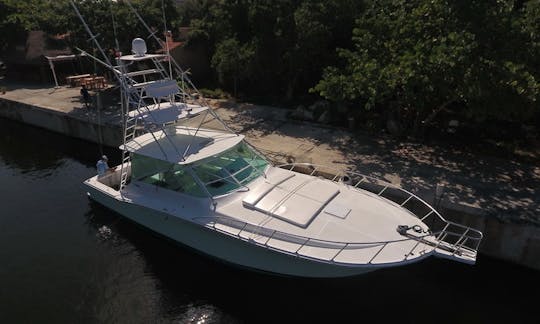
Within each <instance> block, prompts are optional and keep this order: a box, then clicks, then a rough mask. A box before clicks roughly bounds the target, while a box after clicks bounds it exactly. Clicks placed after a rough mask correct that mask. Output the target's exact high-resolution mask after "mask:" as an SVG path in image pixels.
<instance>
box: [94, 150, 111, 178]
mask: <svg viewBox="0 0 540 324" xmlns="http://www.w3.org/2000/svg"><path fill="white" fill-rule="evenodd" d="M108 161H109V158H107V155H103V156H102V157H101V159H100V160H99V161H97V163H96V169H97V173H98V176H104V175H105V174H107V173H108V172H113V171H114V170H115V168H110V167H109V163H108Z"/></svg>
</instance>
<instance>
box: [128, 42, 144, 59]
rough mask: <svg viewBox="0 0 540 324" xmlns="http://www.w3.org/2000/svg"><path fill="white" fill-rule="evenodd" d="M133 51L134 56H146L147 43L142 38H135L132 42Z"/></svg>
mask: <svg viewBox="0 0 540 324" xmlns="http://www.w3.org/2000/svg"><path fill="white" fill-rule="evenodd" d="M131 51H132V52H133V55H134V56H144V55H145V54H146V42H145V41H144V39H142V38H135V39H134V40H133V41H132V42H131Z"/></svg>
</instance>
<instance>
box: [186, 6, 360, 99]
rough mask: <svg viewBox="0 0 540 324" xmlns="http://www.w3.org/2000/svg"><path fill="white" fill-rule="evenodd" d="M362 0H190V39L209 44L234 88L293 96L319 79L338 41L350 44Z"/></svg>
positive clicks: (219, 74) (219, 73)
mask: <svg viewBox="0 0 540 324" xmlns="http://www.w3.org/2000/svg"><path fill="white" fill-rule="evenodd" d="M361 3H362V2H361V1H354V0H338V1H327V0H310V1H308V0H296V1H289V0H279V1H260V0H234V1H225V0H214V1H211V0H208V1H203V2H201V3H199V7H197V6H196V4H195V3H194V1H187V3H186V5H185V8H184V9H181V12H183V13H184V12H191V14H192V16H193V19H192V20H191V24H190V26H191V27H192V31H191V38H190V43H193V42H198V43H202V44H205V46H206V48H207V51H208V52H209V53H211V56H212V59H211V62H212V66H213V67H214V68H215V69H216V78H217V80H218V82H219V84H220V85H221V86H223V87H224V88H228V89H231V88H234V87H235V84H236V83H237V82H238V83H239V85H240V86H241V88H242V91H243V92H249V93H251V94H256V95H257V94H258V95H262V94H264V95H274V96H281V97H283V96H285V97H286V98H289V99H291V98H292V97H293V96H295V95H297V94H304V93H306V92H307V89H308V88H309V87H311V86H313V84H314V83H315V82H317V80H318V79H319V78H320V75H321V71H322V68H323V67H324V64H331V63H332V62H333V60H334V55H333V50H334V48H335V47H336V46H337V45H339V46H342V47H347V46H349V45H350V43H351V40H350V36H351V31H352V26H353V22H354V17H355V16H356V15H357V14H358V13H359V12H360V10H361ZM182 7H184V6H182ZM195 8H198V9H197V10H200V11H202V12H195V11H196V9H195ZM231 45H235V46H237V48H236V49H234V48H233V47H232V46H231ZM234 51H238V54H235V55H233V53H232V52H234ZM228 53H229V54H230V55H229V54H228ZM238 60H240V61H238ZM237 61H238V62H237ZM238 67H240V70H239V69H238ZM228 73H232V74H233V75H231V76H229V77H226V74H228ZM240 81H243V82H240Z"/></svg>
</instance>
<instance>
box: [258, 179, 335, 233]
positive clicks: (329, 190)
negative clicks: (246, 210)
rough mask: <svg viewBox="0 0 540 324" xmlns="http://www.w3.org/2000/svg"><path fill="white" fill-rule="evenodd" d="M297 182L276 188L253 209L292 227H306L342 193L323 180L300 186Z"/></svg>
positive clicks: (284, 183) (294, 180) (289, 182)
mask: <svg viewBox="0 0 540 324" xmlns="http://www.w3.org/2000/svg"><path fill="white" fill-rule="evenodd" d="M298 180H300V179H295V178H289V179H287V180H285V181H284V182H283V183H282V184H280V185H277V186H275V187H274V188H272V189H271V190H270V191H268V192H267V193H266V194H264V196H263V197H262V198H260V200H259V201H258V202H257V203H256V204H255V206H253V208H254V209H256V210H259V211H261V212H264V213H267V214H269V215H272V216H274V217H276V218H279V219H282V220H284V221H286V222H289V223H291V224H294V225H297V226H300V227H304V228H305V227H307V226H308V225H309V223H310V222H311V221H312V220H313V218H314V217H315V216H317V214H319V212H320V211H321V210H322V209H323V208H324V207H325V206H326V205H327V204H328V202H329V201H331V200H332V199H333V198H334V197H335V196H336V195H337V194H338V193H339V189H337V187H336V186H335V185H334V184H333V183H329V182H327V181H323V180H320V179H314V180H313V179H308V180H303V181H302V182H300V183H298ZM291 185H292V186H291Z"/></svg>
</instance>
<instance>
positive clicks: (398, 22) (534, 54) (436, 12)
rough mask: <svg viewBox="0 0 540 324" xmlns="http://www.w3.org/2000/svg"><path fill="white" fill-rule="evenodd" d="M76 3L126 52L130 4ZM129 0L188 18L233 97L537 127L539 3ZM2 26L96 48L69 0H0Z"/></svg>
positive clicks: (415, 118)
mask: <svg viewBox="0 0 540 324" xmlns="http://www.w3.org/2000/svg"><path fill="white" fill-rule="evenodd" d="M79 2H80V7H81V9H82V11H83V14H85V16H86V17H87V18H88V21H89V24H90V25H92V26H93V28H94V29H95V31H96V32H98V33H99V34H100V35H101V37H102V38H103V40H102V41H104V42H105V43H106V44H108V45H107V46H110V47H115V46H116V45H115V44H114V37H113V33H112V32H111V23H112V19H115V22H116V25H115V26H116V30H117V31H116V34H117V38H118V39H120V40H123V41H124V42H123V44H120V47H121V48H124V50H125V49H127V48H128V47H127V45H128V44H127V42H126V41H129V40H130V39H132V37H133V36H134V35H140V32H141V30H142V29H137V28H140V26H139V25H138V24H136V23H135V17H134V16H133V15H132V14H131V13H130V12H129V11H128V9H127V6H126V5H125V4H124V3H123V2H122V1H118V2H112V1H110V0H93V1H90V0H87V1H82V0H79ZM132 2H133V3H134V5H135V6H136V7H137V8H139V9H141V8H144V10H139V12H140V13H141V14H143V16H144V18H145V19H147V21H149V24H150V26H152V27H155V28H156V29H157V30H163V21H162V17H163V16H162V15H163V14H162V6H164V7H165V8H166V10H165V13H166V16H167V21H168V24H169V26H168V28H169V29H172V30H175V27H177V26H190V27H191V32H190V39H189V42H188V45H187V46H188V49H189V46H198V47H203V48H204V49H205V51H206V53H207V54H208V57H207V64H208V65H209V66H210V67H211V68H212V71H213V72H214V76H213V78H211V80H208V81H207V85H211V86H213V87H216V88H217V87H219V88H222V89H224V90H226V91H229V92H231V93H233V94H234V95H235V96H240V97H244V98H252V99H253V98H259V99H261V98H272V99H273V100H274V101H276V100H277V102H279V103H281V104H287V103H289V104H290V103H294V104H298V103H299V102H314V101H316V100H320V99H321V98H322V99H326V100H328V101H330V102H331V104H330V105H329V106H330V107H339V109H338V108H336V109H335V111H336V112H339V113H337V115H338V117H340V116H341V120H343V115H344V114H347V115H349V116H351V115H352V116H355V117H356V119H357V120H360V121H361V122H363V123H364V125H365V123H366V122H367V121H370V122H372V123H373V122H375V123H380V124H382V125H385V123H386V121H388V120H392V121H394V122H395V123H396V124H397V125H396V126H395V128H397V129H398V130H399V131H402V132H407V133H419V132H421V131H423V130H424V129H425V128H426V127H428V126H429V125H432V124H437V122H438V121H439V120H441V119H442V118H443V116H446V118H448V116H450V117H451V118H459V119H460V120H466V121H469V122H472V123H475V126H476V127H485V126H486V125H490V124H491V125H497V127H499V126H498V125H499V124H498V123H499V122H503V123H505V125H520V124H522V123H525V124H528V125H536V127H538V125H539V119H540V118H539V116H540V2H539V1H537V0H531V1H518V0H516V1H511V0H380V1H371V0H363V1H361V0H273V1H264V0H184V1H179V2H174V1H172V0H166V1H162V0H138V1H137V0H132ZM175 3H177V5H176V7H175ZM134 26H139V27H134ZM0 28H1V30H2V31H3V32H2V33H0V37H1V38H2V39H0V42H1V44H2V46H4V48H3V49H5V47H6V46H9V44H12V43H14V39H15V38H17V37H20V35H21V34H23V33H24V32H25V31H28V30H32V29H44V30H47V31H49V32H58V33H63V32H65V31H68V30H69V31H72V35H73V37H72V38H71V42H72V44H77V45H78V46H81V43H82V44H88V43H87V42H86V35H85V33H84V32H83V30H82V26H81V25H80V23H79V22H78V21H77V20H76V19H75V17H74V16H73V14H72V8H71V7H69V5H68V1H66V0H59V1H40V0H27V1H17V0H0ZM5 31H7V32H5ZM137 33H139V34H137ZM339 114H341V115H339Z"/></svg>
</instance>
